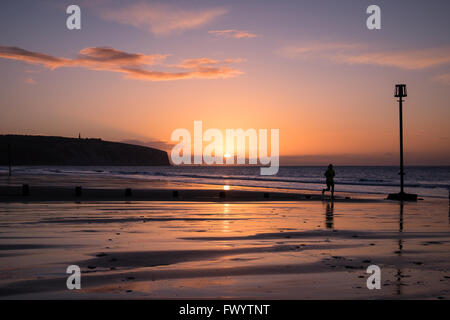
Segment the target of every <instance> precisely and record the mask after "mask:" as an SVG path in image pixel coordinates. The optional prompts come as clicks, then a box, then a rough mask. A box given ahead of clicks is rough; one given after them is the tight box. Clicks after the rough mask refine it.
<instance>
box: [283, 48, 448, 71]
mask: <svg viewBox="0 0 450 320" xmlns="http://www.w3.org/2000/svg"><path fill="white" fill-rule="evenodd" d="M278 53H279V54H280V55H281V56H284V57H288V58H322V59H327V60H330V61H333V62H337V63H344V64H351V65H378V66H385V67H396V68H401V69H406V70H419V69H426V68H431V67H435V66H439V65H444V64H450V47H449V46H445V47H437V48H427V49H420V50H401V51H375V52H374V51H372V50H370V49H369V47H368V46H366V45H361V44H351V43H350V44H349V43H315V44H310V45H304V46H288V47H284V48H282V49H280V50H279V51H278Z"/></svg>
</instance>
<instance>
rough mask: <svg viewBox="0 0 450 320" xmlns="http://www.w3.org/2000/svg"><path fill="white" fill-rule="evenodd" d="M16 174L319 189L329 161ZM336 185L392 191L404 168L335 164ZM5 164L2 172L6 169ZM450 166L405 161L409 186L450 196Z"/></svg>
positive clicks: (22, 170)
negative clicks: (264, 168) (264, 167)
mask: <svg viewBox="0 0 450 320" xmlns="http://www.w3.org/2000/svg"><path fill="white" fill-rule="evenodd" d="M13 170H14V174H29V175H42V176H43V179H44V177H45V176H46V175H73V176H80V175H83V176H84V177H89V178H91V179H101V178H102V177H105V176H106V177H120V178H127V177H128V178H133V179H142V180H149V181H150V180H159V181H161V180H162V181H168V182H185V183H194V184H206V185H227V186H236V187H258V188H260V187H262V188H271V189H280V190H292V191H296V190H298V191H304V190H310V191H320V190H322V188H324V184H325V178H324V172H325V170H326V167H320V166H286V167H280V169H279V171H278V174H277V175H274V176H261V175H260V168H259V167H251V166H247V167H246V166H228V167H226V166H196V167H186V166H154V167H151V166H148V167H147V166H139V167H136V166H129V167H122V166H104V167H103V166H95V167H93V166H90V167H89V166H33V167H31V166H21V167H14V168H13ZM335 171H336V177H335V190H336V191H340V192H349V193H361V194H374V195H376V194H380V195H381V194H388V193H393V192H398V191H399V183H400V182H399V181H400V175H399V168H398V167H394V166H392V167H389V166H370V167H369V166H336V167H335ZM7 172H8V168H7V167H0V174H2V175H4V174H7ZM449 187H450V166H433V167H428V166H407V167H405V191H406V192H409V193H415V194H418V195H419V196H426V197H436V198H448V197H449Z"/></svg>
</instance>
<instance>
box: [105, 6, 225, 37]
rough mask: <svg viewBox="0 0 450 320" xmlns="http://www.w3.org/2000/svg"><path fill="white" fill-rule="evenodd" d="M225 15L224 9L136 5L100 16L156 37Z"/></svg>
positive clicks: (110, 10)
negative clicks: (145, 31)
mask: <svg viewBox="0 0 450 320" xmlns="http://www.w3.org/2000/svg"><path fill="white" fill-rule="evenodd" d="M225 13H227V10H226V9H224V8H210V9H201V10H200V9H199V10H185V9H182V8H179V7H175V6H171V5H167V4H157V3H138V4H133V5H130V6H128V7H124V8H114V9H113V8H110V9H107V10H105V11H103V12H102V13H101V14H100V16H101V17H102V18H103V19H105V20H109V21H114V22H118V23H121V24H127V25H131V26H134V27H137V28H140V29H144V30H148V31H150V32H152V33H153V34H156V35H167V34H170V33H173V32H182V31H185V30H189V29H194V28H197V27H200V26H202V25H204V24H206V23H209V22H211V21H212V20H214V19H215V18H217V17H220V16H222V15H224V14H225Z"/></svg>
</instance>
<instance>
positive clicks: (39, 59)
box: [0, 46, 70, 69]
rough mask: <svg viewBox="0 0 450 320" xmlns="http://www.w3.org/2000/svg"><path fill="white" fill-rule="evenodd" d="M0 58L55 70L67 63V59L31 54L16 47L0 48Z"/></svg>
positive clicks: (36, 53) (37, 53)
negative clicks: (40, 65)
mask: <svg viewBox="0 0 450 320" xmlns="http://www.w3.org/2000/svg"><path fill="white" fill-rule="evenodd" d="M0 57H1V58H6V59H12V60H20V61H25V62H28V63H34V64H42V65H44V66H46V67H47V68H50V69H55V68H58V67H61V66H64V65H65V64H67V63H69V62H70V60H69V59H64V58H57V57H53V56H50V55H47V54H43V53H39V52H32V51H28V50H25V49H22V48H18V47H6V46H0Z"/></svg>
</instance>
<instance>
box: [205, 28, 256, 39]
mask: <svg viewBox="0 0 450 320" xmlns="http://www.w3.org/2000/svg"><path fill="white" fill-rule="evenodd" d="M208 33H210V34H213V35H216V36H220V37H225V38H234V39H243V38H256V37H258V35H257V34H255V33H250V32H248V31H240V30H236V29H228V30H211V31H208Z"/></svg>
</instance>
